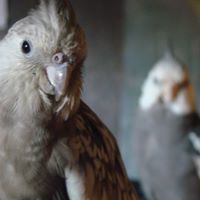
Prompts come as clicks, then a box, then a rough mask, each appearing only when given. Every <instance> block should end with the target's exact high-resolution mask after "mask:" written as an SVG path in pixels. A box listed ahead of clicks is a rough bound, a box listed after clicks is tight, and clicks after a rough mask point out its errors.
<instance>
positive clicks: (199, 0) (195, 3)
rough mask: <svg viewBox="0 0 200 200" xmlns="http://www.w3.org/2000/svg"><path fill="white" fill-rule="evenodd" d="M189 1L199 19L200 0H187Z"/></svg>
mask: <svg viewBox="0 0 200 200" xmlns="http://www.w3.org/2000/svg"><path fill="white" fill-rule="evenodd" d="M189 3H190V4H191V6H192V8H193V10H194V12H195V14H196V16H197V17H198V18H199V20H200V0H189Z"/></svg>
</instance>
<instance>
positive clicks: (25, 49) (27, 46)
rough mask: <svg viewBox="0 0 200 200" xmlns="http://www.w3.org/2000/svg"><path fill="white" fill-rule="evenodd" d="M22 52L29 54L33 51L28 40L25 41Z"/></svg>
mask: <svg viewBox="0 0 200 200" xmlns="http://www.w3.org/2000/svg"><path fill="white" fill-rule="evenodd" d="M22 52H23V53H24V54H29V53H30V52H31V45H30V42H28V41H26V40H25V41H23V43H22Z"/></svg>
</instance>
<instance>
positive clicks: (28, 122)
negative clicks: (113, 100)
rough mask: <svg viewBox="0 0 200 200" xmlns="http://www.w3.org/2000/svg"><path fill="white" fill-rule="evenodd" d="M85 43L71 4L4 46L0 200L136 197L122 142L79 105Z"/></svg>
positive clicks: (14, 31) (27, 21)
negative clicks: (120, 147) (127, 172)
mask: <svg viewBox="0 0 200 200" xmlns="http://www.w3.org/2000/svg"><path fill="white" fill-rule="evenodd" d="M86 54H87V45H86V41H85V35H84V32H83V30H82V28H81V27H80V26H79V24H78V23H77V20H76V17H75V14H74V12H73V9H72V7H71V4H70V3H69V1H68V0H41V2H40V5H39V7H38V8H36V9H35V10H33V11H32V12H31V13H30V15H29V16H27V17H26V18H24V19H22V20H20V21H18V22H16V24H14V25H13V27H11V29H10V30H9V31H8V34H7V35H6V36H5V38H4V39H3V40H2V41H1V42H0V96H1V98H0V198H1V199H2V200H22V199H26V200H58V199H59V200H61V199H62V200H66V199H68V197H69V199H70V200H90V199H91V200H110V199H115V200H135V199H137V197H136V194H135V192H134V190H133V188H132V185H131V183H130V182H129V181H128V177H127V175H126V171H125V168H124V165H123V162H122V159H121V155H120V152H119V149H118V146H117V143H116V141H115V139H114V137H113V136H112V134H111V133H110V132H109V130H108V129H107V128H106V127H105V125H104V124H103V123H102V122H101V120H100V119H99V118H98V117H97V116H96V115H95V114H94V112H93V111H91V110H90V109H89V107H88V106H86V104H84V103H83V102H82V101H81V89H82V65H83V62H84V59H85V57H86Z"/></svg>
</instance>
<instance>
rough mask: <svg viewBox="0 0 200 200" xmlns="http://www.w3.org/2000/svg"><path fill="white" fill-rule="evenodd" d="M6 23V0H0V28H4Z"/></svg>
mask: <svg viewBox="0 0 200 200" xmlns="http://www.w3.org/2000/svg"><path fill="white" fill-rule="evenodd" d="M7 23H8V0H0V30H4V29H5V28H6V27H7Z"/></svg>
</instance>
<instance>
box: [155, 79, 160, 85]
mask: <svg viewBox="0 0 200 200" xmlns="http://www.w3.org/2000/svg"><path fill="white" fill-rule="evenodd" d="M153 83H154V84H155V85H160V84H161V81H160V80H158V79H157V78H154V79H153Z"/></svg>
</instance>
